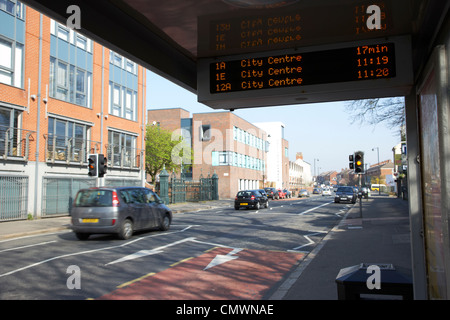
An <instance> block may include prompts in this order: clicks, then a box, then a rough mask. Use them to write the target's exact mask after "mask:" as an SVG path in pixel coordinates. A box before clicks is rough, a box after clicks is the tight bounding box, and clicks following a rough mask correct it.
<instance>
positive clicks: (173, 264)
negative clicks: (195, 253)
mask: <svg viewBox="0 0 450 320" xmlns="http://www.w3.org/2000/svg"><path fill="white" fill-rule="evenodd" d="M193 258H194V257H189V258H186V259H183V260H180V261H178V262H175V263H172V264H171V265H170V266H171V267H175V266H176V265H179V264H180V263H183V262H186V261H189V260H191V259H193Z"/></svg>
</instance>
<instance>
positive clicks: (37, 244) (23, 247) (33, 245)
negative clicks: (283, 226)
mask: <svg viewBox="0 0 450 320" xmlns="http://www.w3.org/2000/svg"><path fill="white" fill-rule="evenodd" d="M53 242H57V241H56V240H52V241H47V242H41V243H35V244H29V245H27V246H21V247H15V248H9V249H4V250H1V251H0V253H2V252H6V251H14V250H20V249H25V248H29V247H35V246H42V245H44V244H49V243H53Z"/></svg>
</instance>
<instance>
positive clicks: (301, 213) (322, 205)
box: [298, 202, 333, 216]
mask: <svg viewBox="0 0 450 320" xmlns="http://www.w3.org/2000/svg"><path fill="white" fill-rule="evenodd" d="M331 203H333V202H327V203H324V204H321V205H320V206H317V207H314V208H311V209H309V210H306V211H303V212H300V213H299V214H298V215H299V216H302V215H304V214H305V213H308V212H311V211H313V210H316V209H319V208H321V207H324V206H327V205H329V204H331Z"/></svg>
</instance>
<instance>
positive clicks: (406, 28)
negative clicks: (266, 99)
mask: <svg viewBox="0 0 450 320" xmlns="http://www.w3.org/2000/svg"><path fill="white" fill-rule="evenodd" d="M329 2H330V3H329V5H327V6H326V7H324V6H323V5H318V4H317V3H316V2H315V1H298V2H297V3H296V4H293V5H289V6H285V7H281V8H270V9H262V10H261V9H260V10H248V9H245V10H233V11H229V12H220V13H218V14H214V15H206V16H200V17H199V18H198V48H197V49H198V57H200V58H206V57H218V56H226V55H232V54H243V53H251V52H262V51H273V50H279V49H285V48H294V47H305V46H313V45H322V44H326V43H340V42H350V41H360V40H367V39H376V38H382V37H389V36H394V35H399V34H408V33H410V32H411V30H410V28H411V23H410V21H411V18H410V17H409V16H408V15H409V13H408V12H407V10H405V8H407V7H409V6H410V3H409V0H354V1H329ZM373 7H376V8H377V10H375V9H373ZM374 10H375V11H374ZM394 16H395V17H396V18H395V21H393V17H394ZM374 22H377V23H378V24H377V27H374V26H373V23H374ZM394 22H395V23H394Z"/></svg>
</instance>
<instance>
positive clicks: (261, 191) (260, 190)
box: [258, 189, 268, 198]
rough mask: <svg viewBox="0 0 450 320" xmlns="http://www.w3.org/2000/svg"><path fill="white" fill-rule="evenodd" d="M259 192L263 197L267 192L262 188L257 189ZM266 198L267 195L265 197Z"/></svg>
mask: <svg viewBox="0 0 450 320" xmlns="http://www.w3.org/2000/svg"><path fill="white" fill-rule="evenodd" d="M258 191H259V193H261V194H262V195H263V196H264V197H267V192H266V190H264V189H258ZM267 198H268V197H267Z"/></svg>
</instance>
